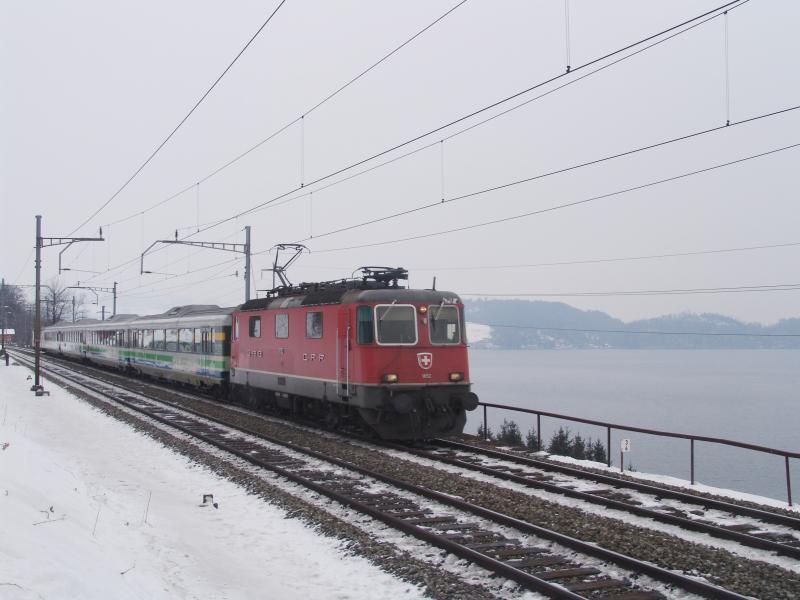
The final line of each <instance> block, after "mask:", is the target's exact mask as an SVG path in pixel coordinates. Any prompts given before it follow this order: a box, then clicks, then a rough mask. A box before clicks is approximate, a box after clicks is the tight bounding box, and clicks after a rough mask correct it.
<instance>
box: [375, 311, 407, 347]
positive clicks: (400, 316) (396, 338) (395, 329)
mask: <svg viewBox="0 0 800 600" xmlns="http://www.w3.org/2000/svg"><path fill="white" fill-rule="evenodd" d="M416 317H417V311H416V309H415V308H414V307H413V306H408V305H397V304H379V305H378V306H376V307H375V320H376V321H377V324H378V326H377V328H376V329H377V331H378V343H379V344H408V345H413V344H416V343H417V318H416Z"/></svg>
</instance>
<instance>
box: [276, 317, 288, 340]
mask: <svg viewBox="0 0 800 600" xmlns="http://www.w3.org/2000/svg"><path fill="white" fill-rule="evenodd" d="M275 337H276V338H281V339H284V338H288V337H289V315H288V314H286V313H278V314H277V315H275Z"/></svg>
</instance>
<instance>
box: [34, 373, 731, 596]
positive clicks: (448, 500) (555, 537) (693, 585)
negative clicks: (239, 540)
mask: <svg viewBox="0 0 800 600" xmlns="http://www.w3.org/2000/svg"><path fill="white" fill-rule="evenodd" d="M25 362H27V361H25ZM61 368H64V369H67V367H61ZM67 370H72V369H67ZM72 371H73V372H75V371H74V370H72ZM56 376H58V377H60V378H62V379H64V380H67V381H69V380H71V379H72V381H73V383H75V384H77V385H78V386H83V387H85V388H87V389H90V390H92V388H91V386H89V385H87V384H86V383H83V382H80V381H76V380H74V378H70V377H69V376H66V375H58V374H56ZM83 376H84V377H88V376H86V375H83ZM51 377H52V372H51ZM108 385H112V386H113V385H116V386H117V387H120V388H121V386H119V385H118V384H108ZM121 389H123V390H124V389H125V388H121ZM92 392H93V393H97V394H100V395H103V396H105V397H106V398H108V399H109V400H111V401H113V402H118V403H120V404H123V405H125V406H128V407H129V408H130V409H131V410H135V411H137V412H140V413H142V414H146V415H147V416H148V417H150V418H153V419H156V420H158V421H159V422H161V423H163V424H165V425H168V426H170V427H174V428H176V429H179V430H181V431H183V432H184V433H187V434H188V435H192V436H195V437H198V438H199V439H203V437H205V438H208V436H206V435H205V434H200V435H198V434H197V433H194V432H191V431H189V430H188V429H185V428H183V426H181V425H180V424H178V423H174V422H172V421H170V420H168V419H162V418H160V417H158V416H154V415H151V414H148V413H147V412H146V411H144V410H142V409H141V408H138V407H136V406H135V405H134V404H132V403H128V402H126V401H125V400H120V399H118V398H115V397H113V396H112V395H111V394H108V393H106V392H104V391H101V390H92ZM135 393H137V394H139V395H141V396H144V397H147V396H146V395H145V394H142V393H141V392H135ZM150 401H151V402H157V403H161V404H165V405H167V406H170V403H168V402H166V401H163V400H158V399H150ZM176 408H180V410H182V411H185V412H187V413H190V414H193V415H195V416H199V417H202V418H203V419H206V420H209V421H212V422H215V423H218V424H221V425H224V426H225V427H229V428H233V429H237V430H239V431H241V432H242V433H245V434H247V435H251V436H253V437H256V438H259V439H261V440H264V441H267V442H269V443H272V444H275V445H278V446H281V447H284V448H287V449H290V450H293V451H296V452H300V453H302V454H305V455H307V456H310V457H312V458H315V459H318V460H321V461H324V462H327V463H330V464H333V465H336V466H339V467H342V468H345V469H348V470H350V471H354V472H356V473H359V474H361V475H365V476H367V477H371V478H373V479H376V480H378V481H381V482H384V483H387V484H389V485H392V486H394V487H397V488H400V489H403V490H406V491H409V492H412V493H414V494H417V495H419V496H422V497H425V498H428V499H431V500H435V501H437V502H439V503H441V504H444V505H447V506H450V507H452V508H456V509H458V510H462V511H464V512H468V513H472V514H474V515H476V516H479V517H482V518H485V519H488V520H491V521H493V522H495V523H498V524H501V525H505V526H508V527H512V528H514V529H517V530H519V531H521V532H524V533H528V534H531V535H535V536H537V537H540V538H543V539H546V540H549V541H552V542H555V543H558V544H560V545H562V546H565V547H568V548H571V549H573V550H576V551H578V552H581V553H582V554H585V555H589V556H592V557H595V558H599V559H601V560H604V561H609V562H612V563H614V564H616V565H619V566H621V567H623V568H626V569H631V570H633V571H636V572H638V573H641V574H645V575H648V576H650V577H652V578H654V579H657V580H659V581H662V582H665V583H669V584H672V585H677V586H679V587H681V588H682V589H684V590H686V591H689V592H693V593H697V594H699V595H701V596H704V597H707V598H714V599H717V598H719V599H722V600H745V599H746V596H742V595H740V594H737V593H735V592H732V591H730V590H726V589H724V588H721V587H719V586H716V585H713V584H711V583H707V582H704V581H699V580H697V579H694V578H691V577H688V576H685V575H682V574H680V573H676V572H674V571H671V570H669V569H665V568H663V567H659V566H657V565H654V564H652V563H648V562H645V561H642V560H639V559H636V558H633V557H631V556H627V555H624V554H621V553H618V552H615V551H613V550H609V549H607V548H603V547H601V546H598V545H596V544H593V543H589V542H585V541H582V540H579V539H577V538H574V537H571V536H567V535H565V534H562V533H558V532H556V531H553V530H550V529H546V528H544V527H540V526H538V525H534V524H532V523H528V522H526V521H522V520H520V519H516V518H514V517H511V516H509V515H505V514H502V513H498V512H496V511H493V510H491V509H487V508H484V507H482V506H478V505H475V504H472V503H469V502H467V501H465V500H461V499H459V498H454V497H452V496H450V495H448V494H444V493H442V492H437V491H435V490H431V489H428V488H424V487H421V486H417V485H415V484H411V483H408V482H406V481H403V480H401V479H397V478H395V477H392V476H390V475H385V474H382V473H378V472H374V471H371V470H369V469H365V468H363V467H359V466H358V465H355V464H353V463H350V462H347V461H344V460H340V459H337V458H333V457H330V456H327V455H325V454H322V453H320V452H317V451H315V450H311V449H309V448H304V447H301V446H297V445H295V444H292V443H287V442H284V441H282V440H279V439H277V438H273V437H272V436H268V435H265V434H262V433H259V432H256V431H253V430H251V429H249V428H247V427H242V426H238V425H236V426H234V425H230V424H228V423H226V422H225V421H223V420H221V419H217V418H215V417H210V416H207V415H204V414H203V413H201V412H199V411H195V410H193V409H188V408H184V407H176ZM203 441H206V442H207V443H210V444H212V445H215V446H217V447H220V442H215V441H213V440H211V439H210V438H209V439H203ZM226 450H227V449H226ZM233 453H234V454H236V456H239V457H240V458H242V459H244V460H246V461H248V462H251V463H253V464H259V463H255V462H253V461H254V460H257V459H255V458H254V457H252V456H248V455H247V454H246V453H241V452H239V451H235V449H234V451H233ZM259 466H264V468H267V469H268V470H271V471H273V472H276V473H278V474H280V475H282V476H285V477H287V478H288V479H290V480H291V481H295V482H297V483H301V482H300V481H298V480H297V479H302V477H301V476H298V475H297V474H295V473H292V472H290V471H288V470H285V469H280V468H279V467H276V466H275V465H269V464H266V465H261V464H259ZM277 469H280V471H279V470H277ZM310 483H312V484H313V485H315V486H317V484H314V483H313V482H310ZM301 485H305V484H304V483H301ZM314 491H317V492H318V493H320V494H323V495H325V496H327V497H330V498H332V499H334V500H336V501H337V502H342V503H344V504H345V505H349V506H353V507H354V508H355V507H356V504H354V502H357V501H354V500H353V499H348V498H346V497H344V498H343V499H341V500H340V499H338V498H336V497H334V496H335V495H337V493H336V492H333V491H331V490H328V489H326V488H320V489H315V490H314ZM364 507H365V508H366V509H368V510H370V511H375V509H374V508H372V507H369V506H366V505H364ZM367 514H369V513H367ZM371 516H373V515H371ZM375 518H378V519H379V520H381V521H383V522H385V523H387V524H390V522H391V521H392V520H394V519H397V518H396V517H391V516H390V515H383V516H376V517H375ZM386 519H389V520H388V521H387V520H386ZM399 525H402V527H403V528H404V529H403V531H407V532H408V533H410V534H411V535H416V534H415V533H414V532H413V531H416V529H419V528H415V529H414V530H413V531H412V530H406V529H405V528H406V527H409V526H410V525H411V524H410V523H407V522H402V523H399ZM420 533H421V535H425V536H431V537H432V538H434V540H433V541H431V542H430V543H432V544H434V545H437V546H439V547H440V548H442V549H445V550H447V551H449V552H452V553H453V554H456V555H457V556H462V557H463V558H466V559H467V560H470V561H474V562H475V563H476V564H479V565H481V566H483V567H484V568H488V569H489V570H494V565H495V563H496V564H497V566H499V567H500V568H502V569H503V571H506V570H507V569H513V572H512V571H507V572H508V574H505V573H503V572H501V574H503V575H504V576H505V577H507V578H509V579H512V580H514V581H517V582H518V583H519V582H520V581H521V579H524V580H526V581H528V582H529V583H530V585H532V586H533V585H535V586H537V587H536V588H535V589H537V590H538V591H542V592H543V593H546V594H548V595H551V594H552V595H551V597H554V598H583V597H582V596H579V595H576V594H574V593H573V592H570V591H569V590H567V589H566V588H563V587H561V586H558V585H556V584H553V583H551V582H548V581H546V580H543V579H539V578H537V577H535V576H533V575H530V574H528V573H526V572H524V571H521V570H519V569H516V568H514V567H512V566H510V565H507V564H505V563H503V562H501V561H498V560H497V559H493V558H491V557H488V556H486V555H484V554H482V553H479V552H476V551H475V550H472V549H470V548H467V547H466V546H462V545H460V544H457V543H455V542H452V541H451V540H447V539H443V538H439V537H438V536H436V535H435V534H433V533H431V532H428V531H424V530H420ZM420 539H424V538H422V537H420ZM426 541H427V540H426ZM440 543H441V545H440ZM487 565H488V566H487ZM565 594H568V595H565Z"/></svg>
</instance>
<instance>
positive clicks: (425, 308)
mask: <svg viewBox="0 0 800 600" xmlns="http://www.w3.org/2000/svg"><path fill="white" fill-rule="evenodd" d="M419 312H420V313H421V314H423V315H424V314H425V313H426V312H428V307H427V306H420V307H419Z"/></svg>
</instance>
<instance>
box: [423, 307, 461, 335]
mask: <svg viewBox="0 0 800 600" xmlns="http://www.w3.org/2000/svg"><path fill="white" fill-rule="evenodd" d="M460 321H461V320H460V319H459V318H458V308H456V307H455V306H444V305H434V306H429V307H428V327H429V331H430V335H431V344H458V343H460V342H461V332H460V327H459V323H460Z"/></svg>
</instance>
